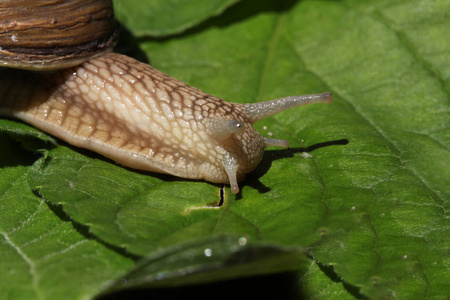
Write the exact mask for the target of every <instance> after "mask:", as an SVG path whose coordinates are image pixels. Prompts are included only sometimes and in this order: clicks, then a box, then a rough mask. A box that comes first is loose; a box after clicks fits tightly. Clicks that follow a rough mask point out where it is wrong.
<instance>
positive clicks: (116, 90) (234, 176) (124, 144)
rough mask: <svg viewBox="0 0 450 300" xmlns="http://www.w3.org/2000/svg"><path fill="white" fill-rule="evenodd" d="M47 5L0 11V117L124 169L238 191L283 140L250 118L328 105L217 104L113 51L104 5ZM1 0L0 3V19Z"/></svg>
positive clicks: (317, 97) (318, 97) (285, 101)
mask: <svg viewBox="0 0 450 300" xmlns="http://www.w3.org/2000/svg"><path fill="white" fill-rule="evenodd" d="M6 2H8V1H6ZM10 2H12V1H10ZM47 2H48V3H47ZM47 2H46V1H27V0H23V1H17V0H16V1H14V3H15V4H14V7H16V9H15V10H16V12H8V18H5V17H0V47H1V49H0V65H2V66H3V67H5V68H0V81H1V82H0V115H2V116H4V117H8V118H16V119H19V120H21V121H23V122H25V123H28V124H31V125H32V126H34V127H36V128H38V129H40V130H42V131H44V132H47V133H49V134H51V135H54V136H56V137H58V138H60V139H62V140H64V141H66V142H68V143H70V144H72V145H75V146H77V147H82V148H87V149H89V150H92V151H94V152H97V153H99V154H101V155H103V156H105V157H108V158H110V159H112V160H114V161H115V162H117V163H118V164H121V165H123V166H126V167H130V168H133V169H139V170H144V171H150V172H157V173H166V174H171V175H174V176H178V177H183V178H190V179H204V180H206V181H210V182H214V183H224V184H229V185H230V186H231V191H232V193H238V192H239V186H238V182H241V181H242V180H244V178H245V175H246V174H247V173H249V172H251V171H252V170H254V169H255V168H256V166H257V165H258V164H259V162H260V161H261V159H262V156H263V151H264V149H265V148H267V147H270V146H280V147H288V146H289V142H288V141H286V140H279V139H271V138H266V137H263V136H262V135H261V134H260V133H258V132H257V131H256V130H255V129H254V127H253V123H255V122H256V121H258V120H261V119H263V118H265V117H268V116H270V115H273V114H275V113H278V112H280V111H283V110H286V109H289V108H292V107H296V106H299V105H303V104H309V103H319V102H322V103H329V102H331V101H332V95H331V93H329V92H325V93H321V94H313V95H305V96H291V97H285V98H280V99H276V100H272V101H266V102H260V103H247V104H240V103H232V102H227V101H224V100H222V99H219V98H216V97H214V96H211V95H208V94H206V93H204V92H202V91H200V90H198V89H196V88H193V87H191V86H189V85H187V84H186V83H183V82H181V81H179V80H177V79H174V78H172V77H170V76H168V75H166V74H164V73H162V72H160V71H158V70H156V69H154V68H152V67H151V66H150V65H148V64H144V63H141V62H138V61H137V60H135V59H133V58H130V57H127V56H124V55H121V54H117V53H113V52H112V47H113V46H114V42H115V40H116V36H117V33H116V28H115V22H114V14H113V8H112V3H111V1H105V0H99V1H79V0H75V1H51V2H50V1H47ZM6 4H8V3H5V1H0V11H1V13H0V16H1V15H2V14H4V13H3V11H4V6H5V5H6ZM9 4H10V3H9ZM49 5H50V6H51V9H52V11H54V12H55V13H54V14H52V16H51V17H48V15H49V14H48V9H49V7H48V6H49ZM2 6H3V7H2ZM19 7H20V8H21V9H18V8H19ZM9 10H11V9H10V8H9ZM5 20H7V21H5ZM12 20H13V21H12Z"/></svg>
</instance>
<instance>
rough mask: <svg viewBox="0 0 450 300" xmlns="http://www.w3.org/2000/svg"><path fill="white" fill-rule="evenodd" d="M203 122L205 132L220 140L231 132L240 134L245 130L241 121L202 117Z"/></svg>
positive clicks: (227, 136)
mask: <svg viewBox="0 0 450 300" xmlns="http://www.w3.org/2000/svg"><path fill="white" fill-rule="evenodd" d="M203 124H204V125H205V128H206V130H207V132H208V133H209V134H210V135H211V136H212V137H214V138H215V139H217V140H219V141H221V140H225V139H227V138H229V137H230V136H231V135H232V134H240V133H242V132H244V131H245V125H244V123H243V122H239V121H236V120H225V119H204V120H203Z"/></svg>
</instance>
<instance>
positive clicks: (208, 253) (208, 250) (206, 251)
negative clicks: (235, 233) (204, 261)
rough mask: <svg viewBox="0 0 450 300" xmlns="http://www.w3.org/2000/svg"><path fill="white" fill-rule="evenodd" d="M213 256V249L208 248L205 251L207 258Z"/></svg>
mask: <svg viewBox="0 0 450 300" xmlns="http://www.w3.org/2000/svg"><path fill="white" fill-rule="evenodd" d="M211 255H212V249H211V248H206V249H205V256H206V257H210V256H211Z"/></svg>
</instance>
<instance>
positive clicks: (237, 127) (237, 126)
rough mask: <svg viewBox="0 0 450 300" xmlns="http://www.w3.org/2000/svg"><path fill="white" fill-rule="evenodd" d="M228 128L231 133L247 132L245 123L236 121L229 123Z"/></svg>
mask: <svg viewBox="0 0 450 300" xmlns="http://www.w3.org/2000/svg"><path fill="white" fill-rule="evenodd" d="M227 127H228V131H229V132H230V133H242V132H244V130H245V125H244V123H242V122H239V121H236V120H231V121H228V124H227Z"/></svg>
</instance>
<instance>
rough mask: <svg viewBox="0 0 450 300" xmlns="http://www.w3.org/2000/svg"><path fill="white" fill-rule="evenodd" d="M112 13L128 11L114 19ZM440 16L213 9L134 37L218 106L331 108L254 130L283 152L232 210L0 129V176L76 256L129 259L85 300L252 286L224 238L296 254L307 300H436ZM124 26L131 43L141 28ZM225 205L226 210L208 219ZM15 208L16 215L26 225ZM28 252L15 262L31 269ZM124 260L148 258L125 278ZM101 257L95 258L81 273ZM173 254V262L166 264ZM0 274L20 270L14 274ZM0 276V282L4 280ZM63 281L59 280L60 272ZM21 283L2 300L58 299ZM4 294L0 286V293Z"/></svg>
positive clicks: (321, 7) (446, 164)
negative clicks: (326, 96)
mask: <svg viewBox="0 0 450 300" xmlns="http://www.w3.org/2000/svg"><path fill="white" fill-rule="evenodd" d="M166 2H167V5H168V6H167V7H170V5H172V4H171V3H170V2H168V1H166ZM120 3H121V4H120V5H121V6H122V8H120V9H121V10H122V12H123V13H124V12H125V11H127V10H128V8H126V9H125V8H124V7H125V6H126V5H127V4H125V2H120ZM230 3H231V2H230ZM223 7H225V6H223ZM137 8H138V10H142V9H141V7H137ZM168 9H169V8H168ZM212 11H215V12H212ZM449 11H450V4H449V3H448V1H444V0H415V1H412V0H410V1H403V0H402V1H400V0H398V1H387V0H383V1H373V0H371V1H354V0H347V1H292V2H290V1H287V2H283V3H280V1H269V0H268V1H256V0H254V1H250V0H249V1H241V2H239V3H237V4H235V5H234V6H231V7H229V8H228V9H227V10H225V11H223V9H219V10H210V15H209V16H212V15H215V14H216V13H217V12H222V14H221V15H220V16H216V17H214V18H210V19H208V17H202V16H200V14H198V15H197V16H196V17H195V18H194V19H195V22H191V23H189V22H187V23H189V24H190V25H189V26H193V24H198V25H197V26H194V27H193V28H192V29H189V30H187V31H185V32H184V33H183V34H178V35H176V36H172V37H170V38H169V37H167V38H164V39H161V38H159V39H152V38H150V37H146V36H143V37H140V38H139V39H137V40H136V41H135V42H136V43H138V45H139V47H140V48H141V49H142V50H143V51H144V52H145V53H146V54H147V56H148V57H149V59H150V60H151V61H152V65H153V66H154V67H156V68H158V69H161V70H162V71H164V72H166V73H168V74H170V75H172V76H173V77H176V78H178V79H181V80H183V81H186V82H188V83H189V84H191V85H193V86H196V87H198V88H201V89H202V90H204V91H205V92H208V93H210V94H212V95H215V96H218V97H221V98H223V99H226V100H228V101H233V102H256V101H263V100H269V99H274V98H278V97H282V96H287V95H297V94H306V93H316V92H322V91H326V90H330V91H331V92H333V95H334V102H333V103H331V104H317V105H309V106H305V107H302V108H297V109H292V110H290V111H286V112H283V113H280V114H278V115H275V116H273V117H270V118H267V119H265V120H262V121H260V122H258V123H257V124H256V126H255V127H256V128H257V129H258V130H259V131H260V132H262V133H263V135H266V136H271V137H273V138H282V139H288V140H290V142H291V149H288V150H279V149H270V150H268V151H266V153H265V156H264V158H263V161H262V162H261V164H260V165H259V166H258V168H257V169H256V170H255V171H254V172H252V173H251V174H249V175H248V177H247V179H246V180H245V181H244V182H243V183H242V184H241V185H240V186H241V190H242V192H241V193H240V194H239V195H237V196H235V195H231V194H230V193H229V188H228V187H225V193H224V195H223V196H222V195H221V186H220V185H215V184H210V183H206V182H202V181H190V180H183V179H178V178H174V177H171V176H163V175H153V174H148V173H143V172H135V171H132V170H128V169H125V168H121V167H119V166H117V165H115V164H113V163H111V162H109V161H107V160H104V159H101V158H100V157H98V156H95V155H94V154H92V153H88V152H86V151H83V150H80V149H74V148H69V147H66V146H63V145H60V146H56V147H55V146H53V144H49V143H47V144H44V145H42V144H39V143H37V142H36V137H38V138H42V135H41V134H36V132H37V131H34V130H33V131H29V132H28V133H26V134H27V136H29V141H30V142H29V143H28V144H25V141H24V138H23V136H22V137H20V139H18V138H17V137H18V134H23V133H24V127H23V125H21V124H19V123H13V122H12V121H8V122H7V123H3V122H1V123H0V130H3V131H7V133H5V134H4V137H7V136H11V137H14V140H13V139H9V138H5V139H3V140H2V143H1V144H0V145H1V147H0V154H5V155H1V156H0V157H1V158H4V157H7V161H6V160H1V161H0V166H3V169H1V171H2V172H19V173H17V174H23V175H22V177H21V180H22V181H24V180H27V182H28V184H29V185H30V188H31V189H37V190H38V191H39V193H40V195H41V196H42V197H43V198H44V199H46V200H48V201H49V203H51V204H50V207H49V206H48V205H41V206H40V207H41V209H43V210H44V209H45V211H46V213H47V214H49V215H52V214H55V212H54V210H52V209H51V207H60V206H61V207H62V210H63V212H64V213H66V214H67V215H68V216H69V217H70V218H71V220H74V222H75V223H74V224H78V226H82V228H89V232H88V233H89V235H88V236H89V237H90V238H91V239H86V244H88V243H89V244H95V245H96V246H98V247H104V249H103V251H105V252H106V253H109V254H108V255H112V256H113V257H115V258H116V259H117V260H124V261H125V262H126V263H123V264H122V265H121V264H117V265H114V266H115V267H116V268H117V269H116V270H117V272H110V276H109V278H108V281H109V284H110V285H104V283H105V282H106V279H105V278H102V277H101V276H100V275H99V277H98V278H102V279H98V278H97V279H96V280H92V282H91V284H90V285H89V287H87V288H86V290H89V292H86V293H85V294H84V295H85V296H87V297H89V295H91V296H92V295H93V294H94V293H95V292H93V291H95V290H96V291H100V290H101V288H102V287H103V288H108V287H110V288H113V287H114V288H115V287H117V285H118V284H119V282H123V281H120V278H122V279H123V278H125V279H129V281H127V282H129V285H127V287H129V288H131V287H133V286H135V285H136V286H139V285H150V286H154V285H156V283H155V274H157V275H158V271H157V270H158V266H160V265H161V264H164V265H165V269H164V270H166V273H164V274H166V275H167V274H170V276H169V275H167V276H168V277H166V279H168V281H166V282H161V284H162V285H165V284H167V285H170V286H172V285H173V286H175V285H178V284H186V283H189V284H191V283H192V284H194V283H203V282H205V280H206V279H207V280H208V281H218V280H223V279H224V278H233V277H236V278H237V277H240V276H241V275H242V274H255V273H251V272H249V271H251V267H250V266H252V263H251V260H247V259H246V260H244V261H242V264H241V265H239V267H238V268H242V269H239V270H242V272H234V271H230V269H229V268H228V267H227V264H226V258H227V257H230V256H233V253H235V252H233V251H234V250H232V249H233V248H232V247H229V246H227V245H228V244H227V243H224V242H223V240H221V239H225V240H227V239H230V240H232V241H236V237H245V238H246V239H247V240H248V241H249V245H255V247H256V248H257V249H264V247H265V246H264V245H270V246H271V247H275V249H299V248H300V249H301V248H305V247H308V249H309V250H308V252H309V254H308V256H309V257H310V260H311V261H310V263H311V266H310V268H309V269H308V271H307V272H306V273H305V274H302V275H301V276H302V281H301V287H302V289H303V290H304V293H305V294H306V295H307V296H308V297H309V298H312V299H342V298H369V299H380V298H388V299H390V298H398V299H413V298H423V299H446V298H447V295H449V294H450V285H449V282H450V272H449V270H450V259H449V255H448V251H449V248H450V240H449V238H448V236H449V225H450V224H449V218H448V210H449V199H450V188H449V186H450V185H449V178H450V160H449V159H448V158H449V154H450V150H449V149H450V147H449V146H450V145H449V144H450V128H449V127H450V126H449V123H450V105H449V103H450V101H449V100H450V97H449V95H450V79H449V78H450V65H449V61H450V52H449V51H448V49H449V47H450V36H449V35H450V34H449V31H448V28H449V25H450V24H449V23H450V18H449ZM122 12H120V13H122ZM120 13H117V14H118V15H120ZM129 19H130V20H131V19H133V18H132V17H129ZM172 19H176V20H173V21H174V22H173V23H171V24H170V25H167V27H165V28H167V31H163V30H159V29H158V30H159V32H160V33H159V34H162V35H172V34H174V33H175V32H180V31H174V27H177V28H181V27H180V26H179V25H178V24H175V23H177V21H179V20H181V21H182V22H185V21H184V20H185V18H184V16H180V18H176V17H173V18H172ZM183 19H184V20H183ZM139 21H141V19H140V20H139ZM122 22H124V24H126V27H127V29H128V30H129V31H130V32H131V33H134V34H136V35H138V34H141V30H142V28H145V27H146V26H148V27H149V28H150V27H151V25H150V24H151V22H153V21H149V23H147V25H145V24H143V25H141V24H138V23H137V21H136V22H130V23H126V22H125V21H122ZM185 23H186V22H185ZM172 24H174V25H175V26H172ZM163 26H166V25H163ZM183 26H184V25H183ZM189 26H188V27H189ZM188 27H182V28H183V29H181V30H185V29H186V28H188ZM142 34H144V33H142ZM146 34H147V33H146ZM151 34H153V33H151ZM5 124H6V125H5ZM5 128H6V129H5ZM26 130H30V129H29V128H27V129H26ZM6 134H7V135H6ZM25 139H27V138H25ZM3 141H5V142H3ZM17 141H19V142H17ZM43 148H45V149H46V150H45V151H44V152H42V151H41V153H44V156H41V157H40V158H38V159H37V157H38V156H37V155H36V154H33V155H32V156H31V158H30V155H29V154H30V153H31V152H28V151H27V150H30V149H35V150H40V149H43ZM15 154H16V156H15ZM1 158H0V159H1ZM33 162H34V164H33ZM31 164H33V166H32V168H30V167H29V166H30V165H31ZM20 172H22V173H20ZM2 174H6V173H2ZM10 176H12V175H8V176H6V175H5V176H3V175H2V176H1V177H0V187H2V188H3V190H5V189H8V188H9V187H11V186H14V182H15V181H14V180H12V179H11V177H10ZM17 176H19V175H17ZM22 189H23V190H27V189H29V188H28V187H27V186H26V185H25V186H23V188H22ZM28 193H29V191H28ZM2 195H3V194H2V193H1V192H0V201H1V202H0V205H1V206H0V208H1V209H2V212H1V219H0V220H1V222H2V223H0V224H3V225H2V226H3V227H2V232H6V233H7V234H8V237H9V236H10V234H11V233H10V231H11V230H8V228H16V227H17V224H15V218H9V217H4V216H14V212H16V208H15V207H13V206H12V205H11V201H10V200H5V199H9V198H8V197H6V198H5V197H2ZM18 195H20V194H18ZM30 197H32V199H35V201H41V202H42V199H41V198H37V197H36V196H34V194H31V196H30ZM221 198H223V205H222V206H221V207H220V208H214V205H215V204H217V203H221V202H222V199H221ZM21 199H22V198H20V197H17V198H15V199H14V200H15V201H14V203H20V205H21V207H23V209H25V210H29V211H31V212H33V211H34V210H35V209H33V205H32V204H28V202H27V201H22V200H21ZM41 202H39V203H41ZM4 203H9V204H8V205H5V204H4ZM43 203H45V202H43ZM34 205H36V204H34ZM54 217H55V220H56V221H58V220H59V222H61V223H62V225H66V226H67V224H69V223H67V222H65V220H61V219H58V218H57V216H54ZM24 218H26V216H25V217H24ZM62 225H61V226H62ZM36 226H37V225H36ZM5 228H6V229H5ZM33 228H34V227H33ZM35 230H36V229H35ZM50 238H51V237H50ZM79 238H82V237H80V236H79ZM233 238H234V240H233ZM10 239H11V240H12V241H14V239H12V238H11V237H10ZM55 239H56V238H55ZM92 239H94V240H92ZM4 240H5V241H6V239H4ZM99 241H101V243H99ZM208 241H214V242H215V243H218V244H220V243H222V244H220V245H222V246H221V247H219V249H222V250H223V251H224V252H223V255H220V256H218V257H217V266H219V267H217V268H210V265H208V261H206V262H205V261H203V262H202V261H201V260H200V258H201V259H205V257H203V256H202V255H201V253H203V252H198V251H199V249H203V248H204V245H206V244H207V243H208ZM221 241H222V242H221ZM14 244H15V245H20V243H19V242H17V241H14ZM104 245H108V247H106V246H104ZM260 247H261V248H260ZM285 247H287V248H285ZM291 247H293V248H291ZM5 249H8V248H6V247H5V246H2V247H1V248H0V251H6V250H5ZM20 249H21V248H20ZM44 249H46V248H44ZM110 249H115V250H114V251H113V252H111V250H110ZM120 249H126V250H125V251H124V250H120ZM174 249H175V250H174ZM194 249H196V250H195V251H197V250H198V251H197V252H195V253H197V255H199V256H196V257H198V258H199V260H198V262H199V264H198V265H197V266H198V268H196V269H195V272H193V274H192V276H189V278H186V277H184V276H182V275H181V274H184V273H182V272H181V273H180V276H177V275H176V274H177V273H176V272H172V271H173V270H177V269H186V268H190V267H192V265H193V264H192V262H191V261H190V260H189V259H187V258H186V257H189V255H187V254H188V253H191V252H190V251H194ZM39 251H41V250H37V249H30V250H28V249H27V251H25V250H22V252H23V253H26V254H27V255H28V256H31V255H35V252H39ZM44 251H45V250H44ZM48 251H50V252H51V249H49V250H48ZM124 252H126V253H131V254H129V255H130V256H132V257H134V258H138V257H141V256H143V257H144V258H142V260H141V262H139V263H138V264H137V265H135V266H134V267H133V266H131V265H130V258H128V257H126V255H125V253H124ZM288 252H289V251H288ZM199 253H200V254H199ZM261 253H264V252H261ZM289 253H290V252H289ZM103 255H105V256H103ZM171 255H173V256H171ZM106 256H107V254H102V252H101V251H100V250H99V251H98V252H97V254H96V255H95V256H94V258H95V259H96V260H99V261H102V260H103V259H104V258H105V257H106ZM7 257H10V256H7ZM171 257H172V258H176V259H174V260H171V263H168V262H167V261H166V259H169V258H171ZM286 257H288V259H290V258H289V257H291V256H289V255H288V256H284V255H283V254H280V261H283V262H284V258H286ZM273 258H274V256H271V255H263V256H262V257H261V259H260V260H258V265H259V266H260V270H259V271H258V273H257V274H264V273H270V272H273V271H274V269H273V263H272V262H273V260H272V259H273ZM7 261H8V263H9V264H11V265H12V266H15V267H16V268H19V267H20V266H22V265H23V264H25V263H26V260H23V259H22V260H20V259H19V260H14V259H8V260H7ZM292 261H293V265H295V267H298V268H299V269H300V266H301V264H300V263H294V260H292ZM194 262H197V260H194ZM172 263H173V264H172ZM0 266H1V267H0V272H1V273H2V274H7V272H8V271H9V269H8V268H7V267H4V266H2V265H0ZM58 266H59V265H56V266H55V267H54V268H55V269H56V268H58ZM90 266H91V269H92V270H94V271H95V272H93V274H94V275H92V276H93V277H95V276H97V275H95V274H102V273H101V270H99V269H98V268H100V267H99V266H101V263H98V264H90ZM281 266H284V263H283V264H281ZM39 267H40V268H43V266H40V265H39ZM82 267H83V265H80V269H82ZM22 268H23V266H22ZM40 268H37V269H40ZM60 268H61V270H65V269H64V259H62V262H61V265H60ZM282 270H286V268H285V267H283V268H281V270H279V271H282ZM18 274H20V275H18V277H17V278H18V279H17V281H18V282H19V281H20V282H23V285H22V286H25V287H27V288H26V289H24V292H23V293H22V292H20V291H22V289H19V288H17V287H18V285H11V289H10V291H13V292H15V293H19V295H20V297H22V298H24V299H25V298H27V297H26V296H29V295H32V293H31V294H28V291H30V290H31V291H33V288H34V287H35V286H38V287H39V289H40V291H44V292H45V295H47V293H48V294H51V293H54V292H55V289H56V290H57V291H61V290H63V289H64V288H67V289H70V287H68V286H58V287H56V288H55V287H50V286H49V285H41V284H40V283H41V282H44V281H45V280H41V281H39V282H38V284H37V285H36V281H33V278H30V277H29V273H26V272H25V271H22V272H19V273H18ZM136 274H139V276H136ZM67 276H68V275H67ZM75 276H76V275H74V277H75ZM2 278H3V276H2ZM42 278H45V277H44V276H43V277H42ZM50 278H51V277H50ZM102 280H103V281H102ZM117 280H118V281H117ZM45 282H47V281H45ZM48 282H52V280H51V279H50V280H49V281H48ZM6 284H7V283H6ZM96 284H97V287H95V285H96ZM158 284H159V283H158ZM111 285H112V286H111ZM5 287H8V285H4V283H0V292H1V291H3V290H5ZM10 293H11V292H10ZM80 293H84V292H83V291H80ZM8 295H9V298H12V296H11V295H10V294H8ZM43 295H44V294H43ZM74 297H76V296H74ZM41 298H50V297H46V296H45V297H41ZM53 298H54V297H53Z"/></svg>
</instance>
